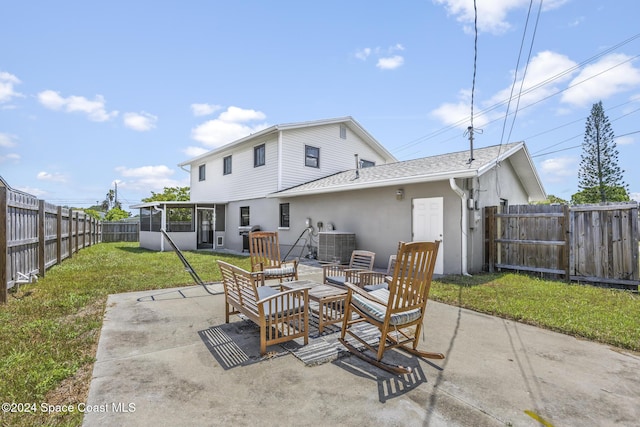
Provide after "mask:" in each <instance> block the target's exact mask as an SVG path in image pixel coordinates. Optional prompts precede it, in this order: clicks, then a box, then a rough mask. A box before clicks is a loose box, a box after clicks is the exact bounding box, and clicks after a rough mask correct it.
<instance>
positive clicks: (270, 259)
mask: <svg viewBox="0 0 640 427" xmlns="http://www.w3.org/2000/svg"><path fill="white" fill-rule="evenodd" d="M249 256H250V257H251V271H254V272H258V271H259V272H262V273H263V275H264V280H270V279H278V280H280V283H282V279H289V280H298V260H293V261H289V262H283V261H281V259H280V242H279V241H278V232H277V231H253V232H251V233H249Z"/></svg>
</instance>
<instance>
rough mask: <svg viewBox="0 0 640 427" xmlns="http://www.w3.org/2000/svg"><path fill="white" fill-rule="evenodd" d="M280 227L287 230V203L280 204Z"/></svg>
mask: <svg viewBox="0 0 640 427" xmlns="http://www.w3.org/2000/svg"><path fill="white" fill-rule="evenodd" d="M280 227H281V228H289V203H280Z"/></svg>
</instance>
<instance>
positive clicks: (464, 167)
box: [141, 117, 546, 274]
mask: <svg viewBox="0 0 640 427" xmlns="http://www.w3.org/2000/svg"><path fill="white" fill-rule="evenodd" d="M473 157H474V160H473V161H470V160H469V159H470V153H469V152H468V151H461V152H457V153H449V154H443V155H438V156H431V157H425V158H420V159H414V160H407V161H397V159H395V158H394V157H393V156H392V155H391V154H390V153H389V152H388V151H387V150H386V149H384V147H382V146H381V145H380V144H379V143H378V142H377V141H376V140H375V139H374V138H373V137H371V135H369V134H368V133H367V132H366V131H365V130H364V129H363V128H362V127H361V126H360V125H359V124H358V123H357V122H356V121H355V120H353V119H352V118H351V117H345V118H339V119H332V120H320V121H315V122H304V123H295V124H287V125H278V126H273V127H271V128H268V129H265V130H264V131H261V132H258V133H256V134H253V135H250V136H248V137H246V138H243V139H240V140H238V141H235V142H233V143H231V144H228V145H226V146H224V147H221V148H218V149H216V150H213V151H211V152H209V153H206V154H204V155H202V156H199V157H197V158H194V159H192V160H189V161H187V162H184V163H181V164H180V166H181V167H183V168H187V167H188V168H189V169H187V170H189V171H190V173H191V199H192V202H191V204H192V207H193V208H194V209H195V210H194V212H197V213H196V214H195V217H194V218H192V221H193V220H195V221H194V222H193V223H194V224H195V225H194V226H193V227H192V231H191V233H194V236H193V238H192V241H193V243H192V245H195V243H196V237H197V238H200V236H201V233H198V229H199V228H201V227H202V225H203V224H204V221H205V220H201V218H202V217H203V215H204V214H205V212H207V210H209V212H210V215H209V219H208V221H209V222H208V225H207V226H208V229H209V230H211V229H212V228H213V229H214V230H213V231H214V234H213V236H211V237H212V238H213V240H214V242H213V243H214V244H213V247H214V248H216V247H225V248H229V249H235V250H244V249H246V233H247V231H248V230H250V229H253V228H258V227H259V228H260V229H262V230H278V231H279V234H280V241H281V243H282V244H283V245H284V246H286V245H289V246H291V245H294V244H295V243H298V245H300V244H306V245H307V246H308V247H309V248H310V250H311V252H313V253H315V254H316V255H317V256H318V257H319V258H320V259H321V260H324V261H331V258H335V255H336V252H335V251H336V248H335V247H333V248H332V247H331V245H336V244H337V243H336V242H342V243H340V244H344V246H345V247H348V248H349V250H350V249H351V248H352V247H353V248H358V249H367V250H370V251H373V252H376V265H377V266H379V267H386V263H387V260H388V257H389V256H390V255H392V254H394V253H395V251H396V249H397V243H398V241H411V240H436V239H438V240H442V244H441V246H440V253H439V256H438V264H437V266H436V273H438V274H467V273H470V272H476V271H480V270H481V269H482V266H483V261H484V232H483V223H482V208H483V207H485V206H495V205H503V206H506V205H508V204H524V203H529V202H534V201H541V200H544V199H545V198H546V194H545V192H544V189H543V187H542V183H541V181H540V179H539V177H538V174H537V172H536V170H535V167H534V164H533V162H532V160H531V157H530V155H529V152H528V150H527V148H526V145H525V144H524V143H523V142H518V143H511V144H505V145H496V146H491V147H485V148H480V149H476V150H474V153H473ZM354 158H355V159H357V160H356V161H354ZM176 203H177V202H176ZM182 203H183V204H184V202H182ZM180 206H182V208H186V207H187V206H186V205H180ZM180 206H178V205H176V206H175V207H174V206H168V205H167V206H164V207H163V206H159V207H160V208H161V209H165V208H170V209H172V208H176V209H179V208H180ZM143 208H144V209H149V217H150V223H151V222H152V221H153V220H152V219H151V217H152V216H153V215H159V214H160V211H155V210H154V209H155V208H154V207H153V206H144V207H143ZM141 212H142V211H141ZM154 212H155V213H154ZM160 216H161V215H160ZM158 221H160V219H157V220H156V222H158ZM185 224H186V223H185ZM176 226H177V224H176ZM305 230H310V232H306V233H305ZM143 234H144V232H142V231H141V245H142V244H143ZM154 234H155V233H154ZM157 234H159V233H157ZM154 239H155V237H154ZM349 245H351V246H349ZM196 246H197V245H196ZM332 250H333V252H332ZM296 251H297V249H296ZM294 254H295V255H298V256H300V255H306V253H300V252H299V251H298V252H297V253H295V252H294ZM339 255H340V259H343V258H342V255H343V254H339Z"/></svg>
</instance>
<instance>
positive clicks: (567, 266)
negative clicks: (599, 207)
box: [562, 205, 573, 283]
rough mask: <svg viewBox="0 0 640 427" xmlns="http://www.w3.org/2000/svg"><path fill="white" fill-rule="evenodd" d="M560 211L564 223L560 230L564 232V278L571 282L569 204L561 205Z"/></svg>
mask: <svg viewBox="0 0 640 427" xmlns="http://www.w3.org/2000/svg"><path fill="white" fill-rule="evenodd" d="M562 213H563V214H564V224H562V232H563V233H564V254H563V260H562V262H563V264H564V268H565V277H564V278H565V280H566V281H567V283H569V282H571V260H572V258H573V257H572V256H571V246H572V245H571V212H570V210H569V205H562Z"/></svg>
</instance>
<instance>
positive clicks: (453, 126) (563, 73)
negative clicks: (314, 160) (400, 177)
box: [396, 33, 640, 152]
mask: <svg viewBox="0 0 640 427" xmlns="http://www.w3.org/2000/svg"><path fill="white" fill-rule="evenodd" d="M638 38H640V33H638V34H635V35H633V36H631V37H629V38H627V39H625V40H623V41H621V42H619V43H617V44H615V45H613V46H611V47H609V48H608V49H605V50H603V51H601V52H599V53H598V54H596V55H593V56H591V57H589V58H587V59H586V60H584V61H582V62H580V63H578V64H576V65H574V66H572V67H570V68H568V69H566V70H564V71H561V72H560V73H558V74H555V75H554V76H551V77H549V78H547V79H545V80H543V81H541V82H539V83H537V84H535V85H533V86H531V87H529V88H527V89H526V90H524V91H523V92H522V94H521V96H522V95H525V94H529V93H531V92H533V91H535V90H538V89H540V88H542V87H544V86H546V85H548V84H550V83H552V82H554V81H556V80H558V79H560V78H562V77H564V76H566V75H568V74H571V73H573V72H574V71H575V70H577V69H580V68H581V67H583V66H584V65H586V64H588V63H591V62H593V61H595V60H597V59H599V58H601V57H603V56H604V55H607V54H608V53H611V52H612V51H614V50H616V49H618V48H620V47H622V46H624V45H627V44H629V43H631V42H633V41H635V40H636V39H638ZM638 56H640V55H636V56H634V57H632V58H630V59H628V60H626V61H623V62H622V63H619V64H617V65H616V66H619V65H622V64H624V63H626V62H629V61H632V60H634V59H636V58H638ZM616 66H613V67H610V68H608V69H607V70H604V71H603V72H601V73H598V74H597V75H601V74H602V73H604V72H607V71H610V70H611V69H613V68H615V67H616ZM597 75H596V76H597ZM593 77H595V76H593ZM589 79H590V78H588V79H585V80H583V81H581V82H578V83H576V84H574V85H572V86H571V87H575V86H577V85H578V84H582V83H584V82H585V81H588V80H589ZM567 89H568V88H566V89H563V90H560V91H556V92H555V93H553V94H552V95H550V96H547V97H544V98H542V99H541V100H540V101H537V102H535V103H533V104H529V105H527V106H525V107H523V108H520V110H523V109H525V108H528V107H530V106H532V105H535V104H537V103H539V102H541V101H543V100H546V99H548V98H550V97H552V96H555V95H558V94H560V93H562V92H564V91H566V90H567ZM510 101H511V99H505V100H503V101H500V102H497V103H495V104H493V105H491V106H489V107H487V108H485V109H482V110H480V111H479V112H477V113H475V114H474V118H478V117H482V116H484V115H486V114H488V113H490V112H491V111H494V110H496V109H498V108H500V107H502V106H504V105H505V104H507V103H508V102H510ZM466 121H467V118H463V119H460V120H458V121H456V122H454V123H451V124H449V125H447V126H444V127H442V128H440V129H437V130H435V131H433V132H430V133H428V134H426V135H423V136H421V137H418V138H415V139H412V140H410V141H408V142H407V143H405V144H402V145H400V146H399V147H398V148H397V149H396V152H402V151H403V150H406V149H409V148H411V147H413V146H415V145H417V144H420V143H421V142H424V141H427V140H430V139H433V138H436V137H438V136H439V135H441V134H443V133H446V132H448V131H450V130H452V129H456V128H459V127H460V126H462V125H464V123H465V122H466ZM494 121H495V120H494ZM494 121H491V122H489V123H492V122H494Z"/></svg>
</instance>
